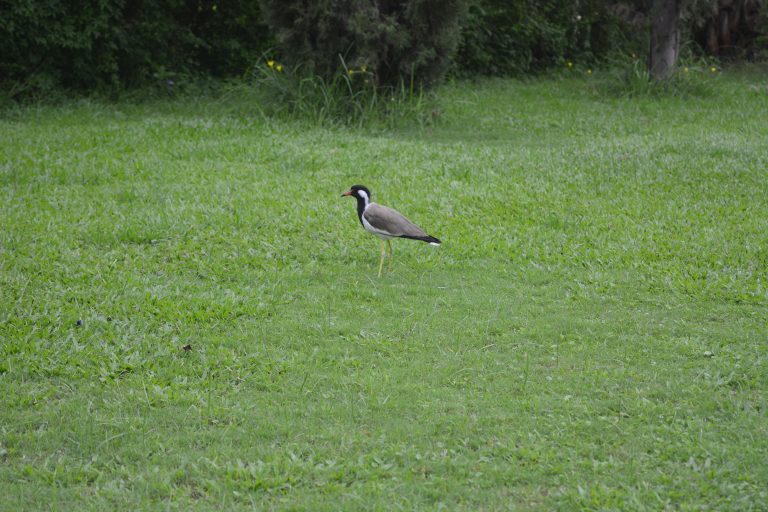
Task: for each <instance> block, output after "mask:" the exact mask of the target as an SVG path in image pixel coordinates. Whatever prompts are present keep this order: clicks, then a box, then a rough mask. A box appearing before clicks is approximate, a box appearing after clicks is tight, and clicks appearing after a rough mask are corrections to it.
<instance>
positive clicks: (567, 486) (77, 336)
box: [0, 72, 768, 510]
mask: <svg viewBox="0 0 768 512" xmlns="http://www.w3.org/2000/svg"><path fill="white" fill-rule="evenodd" d="M596 75H597V74H596ZM706 79H707V80H710V83H709V85H708V89H709V90H711V94H709V95H707V96H705V97H677V96H665V95H660V96H656V95H654V96H653V97H650V96H644V95H639V96H637V97H632V98H621V97H617V96H612V95H606V94H604V92H602V89H601V87H600V84H599V76H595V77H593V78H592V79H583V78H565V79H562V80H541V81H536V82H531V83H520V82H513V81H502V80H498V81H488V82H482V83H480V84H475V85H470V84H465V83H459V84H453V85H448V86H446V87H444V88H442V89H441V90H440V91H438V96H439V98H440V102H441V105H442V107H441V108H442V111H441V113H440V119H439V122H438V123H437V124H436V125H434V126H431V127H427V128H407V127H402V128H399V129H397V130H383V131H372V130H357V129H344V128H333V129H328V128H322V127H317V126H307V125H305V124H302V123H299V122H286V121H275V120H272V121H270V120H264V119H262V118H260V117H254V116H250V115H241V114H239V113H238V112H237V111H236V110H233V109H232V105H231V103H226V104H225V103H222V102H218V101H217V100H215V99H198V100H192V99H188V100H185V99H179V100H174V101H168V102H158V103H152V104H139V105H135V104H116V105H104V104H98V103H92V102H81V103H72V104H69V105H66V106H59V107H45V106H31V107H26V108H21V109H18V110H13V111H6V112H5V113H4V115H3V118H2V121H1V122H0V150H1V151H0V154H2V160H1V161H0V193H2V197H3V199H2V202H1V203H0V218H1V219H2V227H1V228H0V339H1V340H2V341H0V343H1V345H0V352H1V354H2V357H0V386H1V388H0V389H2V394H1V395H0V459H1V460H2V464H0V496H2V498H0V508H2V509H4V510H20V509H52V510H65V509H70V510H104V509H178V510H188V509H199V510H205V509H292V510H297V509H298V510H302V509H303V510H361V509H363V510H398V509H404V510H414V509H423V510H440V509H448V510H462V509H463V510H510V509H512V510H551V509H561V510H574V509H583V510H661V509H672V510H675V509H679V510H702V509H707V508H710V509H717V510H724V509H728V510H759V509H762V508H763V507H764V506H765V503H766V501H767V500H768V492H767V491H766V489H768V463H767V462H766V461H768V421H766V409H767V406H768V403H767V402H766V401H767V398H766V391H768V327H767V324H766V320H768V314H767V310H766V305H767V303H768V291H767V290H766V286H768V270H767V268H768V220H767V219H768V205H767V204H766V197H768V175H767V174H766V169H767V168H768V152H766V140H768V124H766V122H765V119H766V118H768V117H767V116H768V84H767V83H766V80H765V75H760V74H754V73H745V72H739V73H737V72H733V73H728V72H726V73H723V74H721V75H718V76H717V77H709V78H706ZM353 183H363V184H365V185H367V186H369V187H370V188H371V190H372V192H373V198H374V200H380V201H381V202H382V203H384V204H388V205H390V206H393V207H395V208H398V209H400V210H401V211H403V212H405V213H406V214H407V215H408V216H409V217H411V218H412V219H413V220H415V221H416V222H417V223H419V224H422V225H423V226H425V228H427V231H428V232H429V233H430V234H433V235H435V236H437V237H439V238H441V239H442V240H443V242H444V243H443V245H442V247H440V248H439V249H436V248H433V247H429V246H427V245H422V244H416V243H412V242H409V241H398V242H397V243H395V244H394V245H395V258H396V259H395V265H394V269H393V271H392V272H391V273H388V274H386V275H385V276H384V277H382V278H381V279H377V278H376V277H375V274H376V270H377V268H376V267H377V263H378V242H377V241H376V240H375V239H374V238H373V237H370V236H369V235H367V234H366V233H365V232H364V231H363V230H362V229H361V228H360V226H359V223H358V221H357V218H356V216H355V212H354V205H353V204H352V203H353V202H352V200H350V199H348V198H344V199H346V200H344V199H342V198H341V197H340V194H341V192H343V191H344V190H346V189H347V187H348V186H349V185H351V184H353ZM78 321H80V322H79V323H80V324H79V325H78ZM185 347H186V349H185Z"/></svg>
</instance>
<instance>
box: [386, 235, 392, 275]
mask: <svg viewBox="0 0 768 512" xmlns="http://www.w3.org/2000/svg"><path fill="white" fill-rule="evenodd" d="M387 246H388V247H389V266H388V268H389V270H392V242H391V241H389V240H387Z"/></svg>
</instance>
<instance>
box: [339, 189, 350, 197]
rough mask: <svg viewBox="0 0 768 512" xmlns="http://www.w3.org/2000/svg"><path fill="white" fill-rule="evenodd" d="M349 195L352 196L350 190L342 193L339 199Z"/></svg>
mask: <svg viewBox="0 0 768 512" xmlns="http://www.w3.org/2000/svg"><path fill="white" fill-rule="evenodd" d="M351 195H352V191H351V190H347V191H346V192H344V193H343V194H341V197H344V196H351Z"/></svg>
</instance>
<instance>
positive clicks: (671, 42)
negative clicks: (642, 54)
mask: <svg viewBox="0 0 768 512" xmlns="http://www.w3.org/2000/svg"><path fill="white" fill-rule="evenodd" d="M679 21H680V1H679V0H653V7H652V8H651V54H650V58H649V59H648V72H649V73H650V75H651V78H653V79H654V80H661V79H664V78H666V77H668V76H669V75H670V74H672V72H673V71H674V69H675V65H676V64H677V57H678V55H679V53H680V28H679Z"/></svg>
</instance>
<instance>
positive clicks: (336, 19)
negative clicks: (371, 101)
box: [261, 0, 464, 86]
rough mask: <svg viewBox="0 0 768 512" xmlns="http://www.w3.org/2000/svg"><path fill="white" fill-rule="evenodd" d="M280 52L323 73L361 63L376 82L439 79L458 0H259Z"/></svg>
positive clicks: (453, 35) (456, 27)
mask: <svg viewBox="0 0 768 512" xmlns="http://www.w3.org/2000/svg"><path fill="white" fill-rule="evenodd" d="M261 5H262V9H263V11H264V14H265V18H266V20H267V22H268V24H269V26H270V27H271V28H272V29H273V30H274V31H275V35H276V39H277V42H278V45H279V47H280V49H281V50H282V51H283V53H284V57H285V60H286V61H287V62H288V63H289V64H291V65H297V64H302V65H303V66H304V67H305V71H306V73H307V74H310V73H311V74H317V75H319V76H321V77H324V78H326V79H327V78H330V77H332V76H333V75H334V74H336V73H338V72H339V70H342V68H344V67H346V68H348V69H363V68H365V70H366V71H367V72H369V73H370V74H371V77H372V79H373V80H374V81H375V82H376V83H377V84H378V85H382V86H397V85H398V84H399V83H400V82H401V81H402V80H404V81H410V80H411V78H413V79H415V80H416V81H418V82H419V83H420V84H422V85H430V84H432V83H434V82H436V81H437V80H439V79H440V78H441V77H442V75H443V74H444V73H445V71H446V69H447V68H448V66H449V64H450V62H451V58H452V56H453V53H454V50H455V48H456V46H457V44H458V41H459V33H460V22H461V18H462V14H463V12H464V1H463V0H379V1H375V0H325V1H318V2H307V1H305V0H261Z"/></svg>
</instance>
